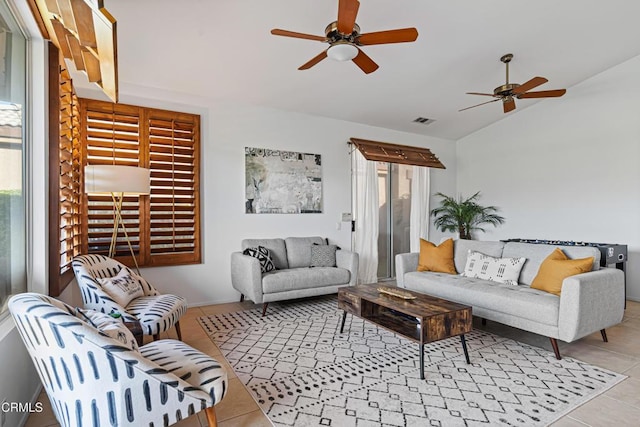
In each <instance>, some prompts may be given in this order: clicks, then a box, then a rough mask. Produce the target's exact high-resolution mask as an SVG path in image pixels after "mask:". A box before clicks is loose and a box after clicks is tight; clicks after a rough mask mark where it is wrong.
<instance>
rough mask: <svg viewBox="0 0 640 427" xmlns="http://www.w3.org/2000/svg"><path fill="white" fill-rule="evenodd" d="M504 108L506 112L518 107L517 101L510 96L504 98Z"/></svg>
mask: <svg viewBox="0 0 640 427" xmlns="http://www.w3.org/2000/svg"><path fill="white" fill-rule="evenodd" d="M502 109H503V110H504V112H505V113H508V112H510V111H513V110H515V109H516V101H515V100H514V99H513V98H512V97H508V98H506V99H504V100H502Z"/></svg>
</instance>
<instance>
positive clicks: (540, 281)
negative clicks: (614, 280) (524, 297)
mask: <svg viewBox="0 0 640 427" xmlns="http://www.w3.org/2000/svg"><path fill="white" fill-rule="evenodd" d="M592 264H593V257H589V258H579V259H569V258H567V256H566V255H565V254H564V252H562V249H560V248H556V249H555V250H554V251H553V252H551V255H549V256H548V257H546V258H545V260H544V261H542V264H541V265H540V269H539V270H538V274H537V275H536V277H535V278H534V279H533V282H531V287H532V288H533V289H540V290H541V291H545V292H549V293H552V294H554V295H560V292H561V291H562V282H563V281H564V279H566V278H567V277H569V276H575V275H576V274H580V273H586V272H588V271H591V265H592Z"/></svg>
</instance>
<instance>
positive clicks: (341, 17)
mask: <svg viewBox="0 0 640 427" xmlns="http://www.w3.org/2000/svg"><path fill="white" fill-rule="evenodd" d="M359 8H360V2H359V1H358V0H340V2H339V3H338V31H339V32H341V33H342V34H351V33H352V32H353V26H354V25H355V23H356V16H358V9H359Z"/></svg>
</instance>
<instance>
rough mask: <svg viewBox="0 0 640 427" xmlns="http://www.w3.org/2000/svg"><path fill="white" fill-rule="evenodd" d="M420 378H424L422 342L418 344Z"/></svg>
mask: <svg viewBox="0 0 640 427" xmlns="http://www.w3.org/2000/svg"><path fill="white" fill-rule="evenodd" d="M420 379H421V380H423V379H424V344H420Z"/></svg>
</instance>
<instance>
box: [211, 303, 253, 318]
mask: <svg viewBox="0 0 640 427" xmlns="http://www.w3.org/2000/svg"><path fill="white" fill-rule="evenodd" d="M251 306H252V305H251ZM251 306H247V304H246V303H240V302H228V303H226V304H216V305H207V306H204V307H200V308H201V310H202V312H203V313H204V314H205V315H211V314H221V313H231V312H233V311H241V310H247V309H250V308H251Z"/></svg>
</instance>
